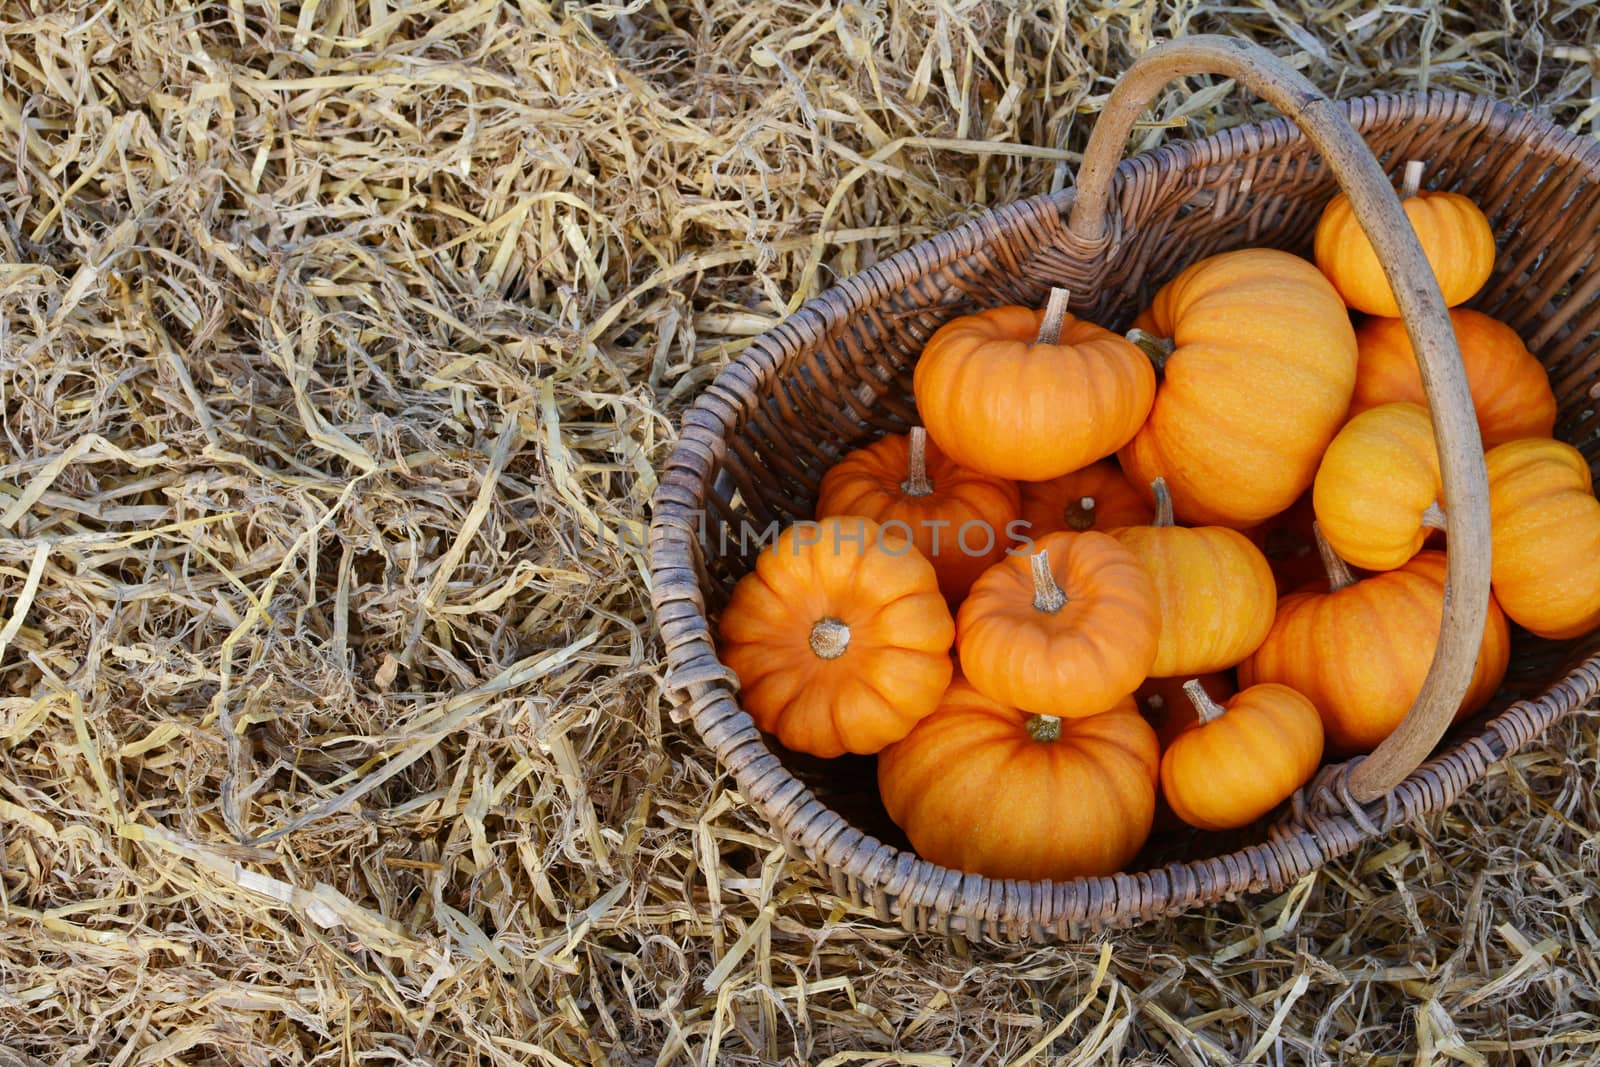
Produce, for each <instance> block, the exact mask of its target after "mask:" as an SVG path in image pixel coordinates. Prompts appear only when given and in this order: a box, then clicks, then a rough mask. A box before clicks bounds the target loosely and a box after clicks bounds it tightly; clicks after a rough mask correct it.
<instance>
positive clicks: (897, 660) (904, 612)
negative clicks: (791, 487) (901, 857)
mask: <svg viewBox="0 0 1600 1067" xmlns="http://www.w3.org/2000/svg"><path fill="white" fill-rule="evenodd" d="M719 631H720V638H721V639H720V641H719V642H718V655H719V656H720V658H721V659H722V662H723V663H725V664H726V665H727V666H728V667H729V668H731V669H732V670H733V672H734V673H735V674H737V675H738V677H739V686H740V690H739V703H740V704H741V706H743V708H744V709H745V711H747V712H749V713H750V717H751V718H753V719H754V720H755V722H756V725H757V726H758V727H759V728H760V729H762V730H764V731H766V732H768V733H774V734H776V735H777V737H778V740H779V741H781V742H782V743H783V744H784V746H785V747H788V748H792V749H795V750H797V751H800V752H809V753H811V754H812V755H814V756H838V755H842V754H843V753H845V752H855V753H859V754H863V755H865V754H869V753H873V752H877V751H878V750H880V749H881V748H883V747H884V746H885V745H887V744H889V743H890V742H892V741H898V740H900V738H902V737H904V736H905V735H906V734H907V733H909V732H910V730H911V727H912V726H913V725H915V724H916V722H917V720H919V719H921V718H923V717H924V716H926V715H928V714H930V713H931V712H932V711H933V710H934V708H936V707H937V706H938V704H939V698H940V697H941V696H943V695H944V691H945V688H946V687H947V686H948V685H949V684H950V678H951V675H952V673H953V670H954V667H953V664H952V663H951V660H950V646H951V641H952V640H953V638H954V636H955V627H954V623H953V621H952V620H951V618H950V609H949V608H948V607H946V606H945V600H944V597H943V596H942V595H941V594H940V592H939V581H938V578H937V576H936V575H935V574H934V571H933V565H932V564H931V563H929V562H928V561H927V560H926V559H924V558H923V557H922V554H921V553H920V552H918V551H917V550H916V548H915V547H913V546H912V545H911V543H910V542H909V540H908V539H906V538H905V537H904V536H903V535H900V534H899V533H897V532H896V531H893V530H887V531H886V530H882V529H880V528H879V526H878V524H877V523H875V522H872V521H871V520H870V519H865V518H862V517H859V516H851V517H841V518H832V519H824V520H822V521H821V522H816V523H797V524H795V525H793V526H790V527H789V528H788V529H786V530H784V531H783V532H782V533H781V534H779V535H778V537H777V538H776V539H775V540H774V541H773V543H772V544H771V545H769V546H768V547H767V548H766V549H765V550H763V551H762V553H761V554H760V556H759V557H757V559H756V566H755V570H753V571H751V572H750V573H749V574H747V575H745V576H744V577H743V578H741V579H740V580H739V582H738V584H737V585H736V586H734V590H733V596H732V598H731V599H730V600H729V602H728V606H727V607H726V608H725V609H724V610H723V612H722V618H721V620H720V622H719Z"/></svg>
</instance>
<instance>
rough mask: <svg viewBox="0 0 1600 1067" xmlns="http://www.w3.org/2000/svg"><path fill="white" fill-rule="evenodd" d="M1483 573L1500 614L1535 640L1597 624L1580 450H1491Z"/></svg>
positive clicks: (1544, 446)
mask: <svg viewBox="0 0 1600 1067" xmlns="http://www.w3.org/2000/svg"><path fill="white" fill-rule="evenodd" d="M1486 462H1487V464H1488V469H1489V525H1490V530H1491V537H1492V539H1493V540H1492V544H1493V553H1492V554H1493V561H1492V563H1491V565H1490V572H1489V573H1490V578H1491V580H1492V581H1493V584H1494V592H1495V596H1497V597H1499V599H1500V603H1501V604H1502V605H1503V606H1504V607H1505V610H1506V614H1508V615H1510V616H1511V618H1513V619H1514V620H1516V621H1517V622H1518V623H1520V624H1521V625H1522V626H1525V627H1527V628H1528V629H1529V630H1531V631H1532V632H1533V633H1535V634H1537V635H1538V636H1540V637H1549V638H1568V637H1578V636H1580V635H1582V634H1586V633H1588V632H1589V631H1590V630H1593V629H1594V628H1595V627H1596V626H1600V501H1596V500H1595V497H1594V489H1593V482H1592V479H1591V475H1590V473H1589V465H1588V464H1587V463H1586V462H1584V458H1583V455H1582V453H1580V452H1579V451H1578V450H1577V449H1575V448H1573V447H1572V446H1571V445H1569V444H1566V443H1564V442H1561V441H1550V440H1538V439H1528V440H1522V441H1510V442H1508V443H1506V444H1503V445H1500V446H1499V447H1497V448H1494V449H1491V450H1490V452H1489V455H1488V457H1487V459H1486Z"/></svg>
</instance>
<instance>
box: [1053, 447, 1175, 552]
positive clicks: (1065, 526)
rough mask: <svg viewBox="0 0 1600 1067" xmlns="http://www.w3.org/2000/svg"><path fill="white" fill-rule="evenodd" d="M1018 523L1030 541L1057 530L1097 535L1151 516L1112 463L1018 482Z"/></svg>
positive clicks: (1146, 504) (1151, 510)
mask: <svg viewBox="0 0 1600 1067" xmlns="http://www.w3.org/2000/svg"><path fill="white" fill-rule="evenodd" d="M1021 488H1022V521H1023V522H1025V523H1027V524H1028V528H1027V529H1026V530H1025V531H1024V532H1025V533H1026V534H1027V535H1028V536H1029V537H1031V538H1038V537H1043V536H1044V535H1045V534H1049V533H1055V532H1057V531H1058V530H1073V531H1075V532H1077V533H1082V532H1083V531H1085V530H1099V531H1100V532H1101V533H1110V532H1111V531H1112V530H1115V529H1117V528H1118V527H1122V526H1138V525H1141V524H1143V523H1148V522H1149V521H1150V520H1151V518H1153V517H1154V515H1155V509H1154V508H1153V507H1151V505H1150V502H1149V501H1147V500H1146V499H1145V498H1144V496H1143V494H1141V493H1140V492H1139V490H1137V489H1135V488H1134V487H1133V483H1132V482H1130V481H1128V479H1127V477H1126V476H1125V475H1124V474H1123V473H1122V468H1121V467H1118V466H1117V461H1116V460H1114V459H1103V460H1100V461H1099V462H1097V463H1091V464H1089V465H1088V466H1087V467H1084V468H1083V469H1082V470H1076V471H1071V472H1070V473H1067V474H1063V475H1062V476H1061V477H1059V478H1052V479H1050V480H1049V481H1047V482H1023V483H1022V487H1021Z"/></svg>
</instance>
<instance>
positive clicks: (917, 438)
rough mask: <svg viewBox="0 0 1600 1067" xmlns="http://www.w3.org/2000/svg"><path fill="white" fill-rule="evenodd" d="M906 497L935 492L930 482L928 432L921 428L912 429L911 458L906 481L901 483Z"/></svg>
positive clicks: (908, 461)
mask: <svg viewBox="0 0 1600 1067" xmlns="http://www.w3.org/2000/svg"><path fill="white" fill-rule="evenodd" d="M900 491H901V492H902V493H904V494H905V495H906V496H927V495H928V494H929V493H931V492H933V483H932V482H930V481H929V480H928V431H927V430H924V429H923V428H922V427H921V426H913V427H911V457H910V458H909V459H908V460H906V480H905V481H903V482H901V483H900Z"/></svg>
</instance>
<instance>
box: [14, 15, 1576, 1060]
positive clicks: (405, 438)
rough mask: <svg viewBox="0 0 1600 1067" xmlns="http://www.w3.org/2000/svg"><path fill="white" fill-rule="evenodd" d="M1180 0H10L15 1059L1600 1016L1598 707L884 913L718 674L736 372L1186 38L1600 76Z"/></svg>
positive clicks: (709, 1056) (1566, 95) (787, 1048)
mask: <svg viewBox="0 0 1600 1067" xmlns="http://www.w3.org/2000/svg"><path fill="white" fill-rule="evenodd" d="M1161 7H1162V10H1161V11H1160V12H1159V13H1158V10H1157V5H1146V4H1136V3H1120V4H1117V3H1104V2H1100V0H1089V2H1087V3H1084V4H1079V5H1072V6H1071V8H1070V10H1066V5H1062V4H1036V5H1027V6H1026V7H1023V8H1015V9H1014V8H1013V7H1011V6H1009V5H999V4H985V3H972V2H965V3H963V2H950V0H926V2H925V0H908V2H899V0H877V2H869V3H859V2H856V0H848V2H845V3H842V4H841V5H839V6H838V7H828V8H817V7H813V6H812V5H810V4H803V3H778V2H774V0H737V2H735V0H708V2H705V3H699V4H694V5H687V4H678V3H669V2H666V0H653V2H646V0H636V2H633V3H628V4H626V5H624V4H612V5H594V6H590V7H582V6H579V5H570V6H569V5H557V6H554V7H552V6H550V5H547V4H544V3H541V2H539V0H520V2H494V0H476V2H475V0H460V2H455V0H451V2H443V0H320V2H319V0H309V2H307V3H305V4H302V5H298V6H297V5H294V4H280V3H279V2H278V0H267V2H265V3H262V2H259V0H228V2H214V3H200V4H198V5H184V4H175V3H156V2H152V0H103V2H94V3H82V2H77V0H70V2H65V3H60V4H56V3H45V2H42V0H4V2H0V312H3V313H0V420H3V421H0V1065H3V1067H15V1065H29V1067H32V1065H35V1064H51V1065H54V1064H78V1063H82V1064H88V1063H112V1064H116V1065H118V1067H122V1065H151V1064H178V1063H182V1064H201V1063H217V1064H300V1063H329V1064H334V1063H338V1064H346V1063H349V1064H354V1063H357V1062H360V1063H394V1064H485V1065H488V1064H495V1065H500V1064H535V1063H544V1064H561V1063H594V1064H600V1063H641V1064H655V1063H729V1064H739V1063H763V1062H764V1063H825V1064H829V1065H842V1064H853V1063H901V1064H946V1063H974V1062H993V1063H1007V1064H1011V1063H1025V1062H1032V1063H1087V1062H1096V1061H1098V1060H1102V1059H1114V1060H1116V1061H1117V1062H1122V1063H1130V1064H1137V1063H1157V1062H1176V1063H1194V1064H1230V1063H1238V1062H1265V1063H1291V1062H1306V1061H1330V1062H1342V1063H1373V1064H1380V1063H1401V1062H1404V1063H1434V1062H1441V1061H1442V1060H1444V1059H1453V1060H1456V1061H1459V1062H1464V1063H1470V1064H1486V1063H1506V1062H1519V1063H1521V1062H1527V1063H1583V1062H1594V1061H1596V1060H1597V1059H1600V1027H1597V1026H1596V1024H1595V1022H1594V1019H1595V1012H1596V1011H1597V1010H1600V1003H1597V1001H1600V933H1597V929H1600V900H1597V896H1596V889H1595V878H1596V875H1597V873H1600V871H1597V865H1600V849H1597V847H1596V843H1595V842H1596V837H1595V835H1596V831H1597V829H1600V810H1597V808H1600V804H1597V801H1596V795H1595V792H1596V790H1595V786H1596V781H1597V777H1600V768H1597V761H1600V732H1597V719H1596V717H1595V716H1593V715H1583V716H1578V717H1575V718H1574V719H1571V720H1568V721H1567V722H1565V723H1563V724H1562V725H1561V727H1560V728H1558V729H1557V730H1555V731H1554V732H1553V733H1552V734H1551V735H1550V736H1549V737H1548V738H1547V739H1546V740H1545V742H1544V743H1543V744H1541V745H1538V746H1535V747H1533V748H1531V749H1530V750H1528V751H1526V752H1524V753H1522V754H1519V755H1518V756H1517V757H1516V758H1514V759H1513V760H1510V761H1508V762H1506V763H1504V764H1502V765H1500V766H1498V767H1496V768H1495V769H1494V771H1493V773H1492V774H1491V775H1490V776H1489V777H1488V779H1487V780H1485V781H1484V782H1482V783H1480V784H1479V785H1478V786H1477V787H1476V788H1474V789H1473V790H1472V791H1471V793H1470V794H1469V796H1468V797H1467V798H1466V799H1465V800H1464V801H1463V802H1462V803H1460V804H1458V805H1457V806H1456V807H1455V808H1454V809H1453V810H1451V811H1450V812H1449V813H1447V814H1446V815H1443V816H1440V817H1436V818H1432V819H1430V820H1428V821H1427V822H1426V823H1424V824H1422V825H1416V826H1412V827H1409V828H1407V830H1405V831H1404V832H1402V833H1400V834H1398V835H1396V837H1395V838H1394V839H1393V842H1392V846H1391V847H1388V848H1385V849H1382V850H1378V849H1368V850H1366V851H1364V852H1362V853H1360V854H1358V855H1356V856H1354V857H1352V858H1351V859H1349V860H1348V861H1346V862H1343V863H1339V864H1336V865H1334V866H1332V867H1330V868H1328V869H1326V870H1325V871H1323V872H1321V873H1319V874H1318V875H1317V876H1315V877H1313V878H1311V879H1309V880H1307V881H1305V882H1303V883H1301V884H1300V885H1297V886H1296V887H1294V888H1293V889H1292V890H1291V891H1290V892H1288V893H1286V894H1284V895H1283V896H1281V897H1278V898H1275V899H1273V898H1261V899H1250V900H1245V901H1240V902H1237V903H1233V904H1224V905H1219V906H1216V907H1214V908H1212V909H1209V910H1206V911H1202V912H1198V913H1196V914H1193V915H1191V916H1188V917H1184V918H1181V919H1177V920H1169V921H1163V922H1157V923H1151V924H1147V925H1144V926H1141V927H1139V928H1137V929H1135V930H1133V931H1128V932H1122V933H1117V934H1112V935H1107V936H1104V937H1101V938H1098V939H1096V940H1094V941H1093V942H1091V943H1085V944H1082V945H1077V946H1071V947H1065V948H1063V947H1052V948H1037V947H1028V946H1008V945H993V944H973V943H967V942H964V941H960V940H956V941H948V940H944V939H940V938H935V937H911V936H909V935H907V934H905V933H904V932H902V931H900V930H899V929H898V928H897V927H894V926H890V925H885V924H883V923H880V922H878V921H876V920H874V919H872V918H870V917H869V916H866V915H863V914H860V913H858V912H856V911H853V910H851V908H850V907H849V906H848V904H847V903H846V902H842V901H840V900H839V899H837V898H836V897H834V896H833V895H832V894H831V892H830V891H829V890H828V888H827V887H826V886H824V885H823V884H821V883H820V882H819V881H818V880H817V879H816V878H815V877H814V876H813V875H812V874H811V873H810V872H809V871H808V870H807V869H806V868H805V867H804V866H803V865H801V864H798V863H796V862H794V861H792V860H789V859H787V858H786V856H785V854H784V852H783V851H782V850H781V849H780V848H779V847H777V846H776V844H775V842H774V841H773V840H772V838H771V836H770V834H769V833H768V832H767V830H766V828H764V827H763V826H762V825H760V824H759V822H758V821H756V820H755V819H753V818H752V817H750V816H749V815H748V814H747V813H746V811H745V810H744V808H743V806H742V804H741V801H740V798H739V797H738V796H737V795H735V794H734V793H733V792H731V791H730V790H729V788H728V785H727V782H726V780H725V779H724V778H723V777H722V776H721V775H720V774H719V771H718V769H717V767H716V766H715V765H714V763H713V762H712V761H710V760H709V759H708V758H707V756H706V754H705V752H704V751H703V750H702V749H701V748H700V746H699V744H698V743H697V741H696V740H695V738H694V737H693V736H692V735H691V734H689V733H688V732H687V730H686V729H685V728H682V727H677V726H673V725H671V724H670V723H669V722H668V721H667V720H666V718H665V716H664V715H663V704H662V701H661V698H660V693H659V680H660V675H661V664H660V649H659V646H658V644H657V642H656V640H655V637H654V633H653V630H652V627H651V624H650V619H649V616H648V611H647V605H648V595H647V589H646V584H645V583H646V573H647V572H646V565H645V550H644V547H643V529H644V523H645V521H646V518H647V511H646V508H647V502H648V500H649V497H650V494H651V491H652V489H653V488H654V481H653V475H652V470H653V467H654V465H655V464H658V463H659V462H660V461H661V460H662V459H663V458H664V456H665V453H666V451H667V449H668V448H669V447H670V445H671V442H672V440H673V434H674V427H675V420H676V416H677V413H678V412H679V411H680V410H681V409H682V407H683V405H684V404H685V402H686V400H687V399H688V398H689V397H690V396H692V395H693V394H694V392H695V391H696V390H698V389H699V388H701V387H702V386H704V385H705V384H706V383H707V382H708V381H709V380H710V378H711V376H712V375H713V374H714V373H715V372H716V370H717V368H718V367H719V366H720V365H721V364H722V363H724V362H725V361H726V360H727V358H728V357H729V356H730V355H731V354H732V353H734V352H737V351H738V350H739V348H740V346H741V345H742V344H744V343H745V342H746V341H747V339H748V338H749V337H751V336H753V335H754V334H756V333H758V332H760V331H761V330H762V329H764V328H766V327H767V326H769V325H770V324H772V323H773V322H774V321H776V320H777V319H779V318H781V317H782V316H783V315H784V314H786V313H787V312H788V311H789V310H792V309H793V308H794V307H795V306H797V304H798V303H799V301H801V300H802V299H804V298H805V297H806V296H808V295H810V294H812V293H814V292H815V291H817V289H818V288H819V287H821V286H825V285H827V284H829V283H830V282H832V281H833V280H834V279H836V278H838V277H841V276H844V275H847V274H850V273H852V272H854V271H856V270H859V269H860V268H861V267H863V266H865V265H867V264H870V263H871V262H873V261H874V259H875V258H877V257H880V256H883V255H886V254H888V253H890V252H892V251H894V250H897V249H899V248H901V247H904V246H905V245H907V244H909V243H911V242H913V241H915V240H917V239H920V238H922V237H925V236H927V235H929V234H931V233H934V232H937V231H939V230H942V229H946V228H949V227H950V226H951V225H953V224H956V223H958V222H959V221H961V220H963V219H965V218H968V217H970V216H971V215H972V213H974V212H975V211H977V210H980V209H981V208H983V207H985V206H989V205H994V204H999V203H1003V202H1005V201H1007V200H1010V199H1014V198H1018V197H1020V196H1023V195H1027V194H1031V193H1035V192H1039V191H1043V190H1045V189H1049V188H1053V187H1059V186H1061V185H1062V184H1064V183H1066V182H1068V181H1070V176H1071V172H1072V165H1073V162H1074V161H1075V159H1076V156H1075V152H1076V151H1077V150H1078V149H1080V148H1081V147H1082V145H1083V142H1084V138H1085V136H1086V133H1087V130H1088V128H1089V126H1090V124H1091V123H1092V121H1093V117H1094V113H1095V111H1096V110H1097V108H1098V106H1099V102H1100V101H1101V100H1102V99H1103V97H1104V94H1105V93H1106V91H1107V89H1108V87H1109V86H1110V84H1111V83H1112V81H1113V80H1114V79H1115V77H1116V75H1117V74H1118V72H1119V71H1120V70H1121V69H1122V68H1123V67H1124V66H1125V65H1126V63H1127V62H1128V60H1129V58H1130V57H1131V56H1132V55H1135V54H1137V53H1138V52H1140V51H1141V50H1143V49H1144V48H1145V47H1146V46H1148V45H1149V44H1150V43H1151V42H1152V41H1154V40H1156V39H1159V38H1165V37H1169V36H1172V35H1175V34H1179V33H1183V32H1198V31H1202V30H1203V31H1222V32H1237V33H1241V34H1245V35H1248V36H1251V37H1253V38H1255V39H1257V40H1260V41H1263V42H1265V43H1267V44H1269V45H1270V46H1271V47H1273V48H1274V49H1275V50H1276V51H1277V52H1278V53H1279V54H1280V55H1284V56H1287V57H1290V58H1292V59H1293V60H1294V62H1295V63H1296V64H1297V65H1298V66H1299V67H1300V68H1301V69H1302V70H1303V71H1304V72H1305V73H1306V74H1307V75H1308V76H1310V77H1311V78H1312V79H1313V80H1315V81H1317V82H1318V83H1319V84H1321V85H1323V86H1324V87H1326V88H1327V89H1329V90H1330V91H1334V92H1337V93H1340V94H1344V95H1349V94H1354V93H1358V92H1363V91H1368V90H1371V89H1374V88H1411V87H1417V86H1419V85H1430V86H1439V87H1452V88H1462V89H1468V90H1472V91H1477V92H1483V93H1488V94H1493V95H1496V96H1499V97H1501V98H1502V99H1507V100H1512V101H1518V102H1522V103H1538V104H1542V105H1544V106H1546V107H1548V108H1549V109H1550V111H1551V113H1553V114H1554V115H1555V117H1556V118H1557V119H1558V120H1559V121H1561V122H1564V123H1569V124H1572V125H1573V126H1574V127H1575V128H1585V129H1587V128H1589V127H1590V126H1591V125H1600V55H1597V54H1596V53H1595V52H1593V51H1592V50H1590V48H1589V46H1588V45H1587V42H1591V41H1593V40H1595V39H1597V34H1596V29H1597V27H1596V22H1597V14H1596V9H1595V8H1594V7H1592V6H1587V5H1583V4H1579V3H1576V2H1571V3H1567V4H1564V5H1563V4H1559V3H1542V2H1541V3H1536V4H1533V5H1526V6H1501V5H1498V4H1490V3H1487V2H1483V0H1465V2H1463V3H1459V4H1454V5H1449V6H1443V5H1427V4H1423V5H1414V6H1409V7H1406V6H1398V5H1391V6H1389V7H1386V8H1378V7H1368V6H1366V5H1362V4H1349V5H1342V6H1341V7H1340V8H1339V9H1338V11H1337V12H1336V13H1334V14H1327V13H1324V12H1323V10H1322V8H1321V6H1320V5H1313V4H1311V3H1309V2H1307V3H1305V4H1304V5H1303V6H1302V5H1301V4H1300V3H1299V2H1298V0H1276V2H1274V0H1255V2H1251V3H1245V4H1239V5H1231V6H1220V5H1218V6H1212V5H1207V4H1205V3H1201V2H1186V3H1180V4H1177V5H1162V6H1161ZM1227 89H1228V86H1227V85H1226V84H1216V85H1212V84H1208V83H1206V82H1205V81H1204V80H1195V81H1193V82H1192V83H1191V84H1190V85H1189V86H1188V87H1187V89H1185V90H1174V91H1172V92H1170V93H1169V94H1168V95H1167V96H1166V97H1165V98H1164V99H1163V100H1162V101H1161V104H1160V106H1159V108H1158V110H1157V111H1156V112H1155V114H1154V115H1153V117H1152V120H1151V122H1150V124H1149V125H1148V127H1147V128H1146V129H1145V130H1144V131H1142V132H1141V136H1142V137H1143V138H1145V139H1146V140H1147V141H1148V142H1150V143H1154V142H1155V141H1157V140H1158V139H1160V138H1161V137H1164V136H1168V135H1171V134H1177V135H1185V134H1192V133H1200V132H1206V131H1209V130H1211V129H1215V128H1218V127H1220V126H1222V125H1226V124H1231V123H1235V122H1239V121H1243V120H1246V119H1248V118H1250V117H1253V116H1254V115H1255V114H1256V111H1255V109H1254V106H1253V104H1252V103H1251V102H1250V101H1247V100H1244V99H1242V98H1241V97H1240V96H1239V95H1238V94H1230V93H1228V91H1227Z"/></svg>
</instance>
